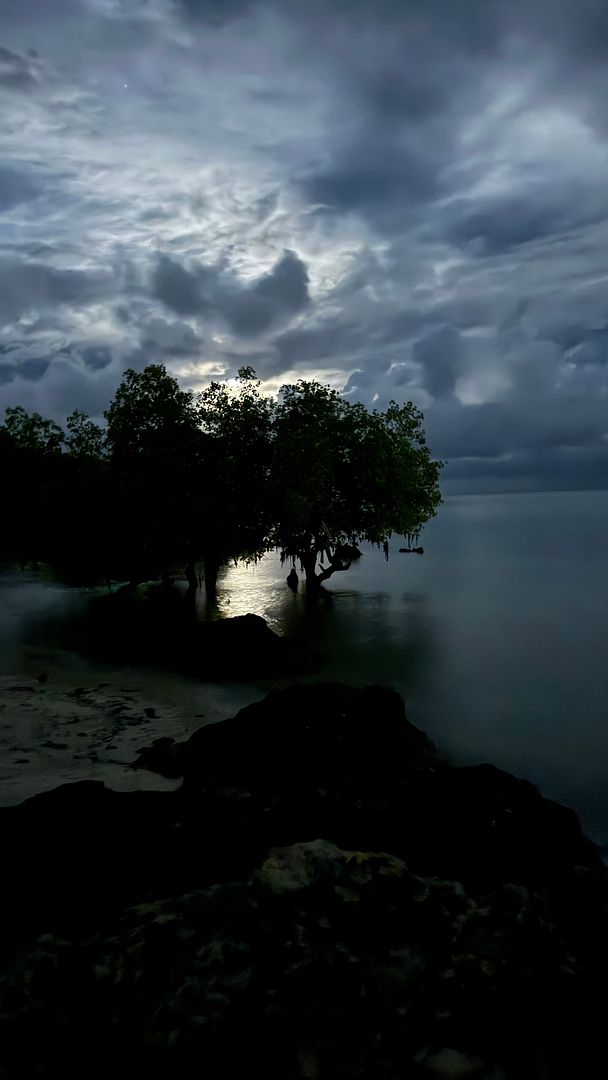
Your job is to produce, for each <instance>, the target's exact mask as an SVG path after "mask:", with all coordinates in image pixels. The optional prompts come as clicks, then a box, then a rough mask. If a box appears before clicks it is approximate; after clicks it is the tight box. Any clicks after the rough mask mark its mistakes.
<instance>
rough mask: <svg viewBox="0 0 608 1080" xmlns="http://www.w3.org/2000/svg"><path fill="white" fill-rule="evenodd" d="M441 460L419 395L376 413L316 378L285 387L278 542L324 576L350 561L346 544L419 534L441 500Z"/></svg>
mask: <svg viewBox="0 0 608 1080" xmlns="http://www.w3.org/2000/svg"><path fill="white" fill-rule="evenodd" d="M440 468H441V463H439V462H434V461H432V460H431V457H430V452H429V450H428V447H427V446H426V443H425V438H424V432H423V429H422V413H421V412H420V411H419V410H418V409H417V408H416V407H415V406H414V405H412V404H411V402H407V403H406V404H404V405H397V404H396V403H395V402H391V404H390V405H389V407H388V409H387V410H386V412H378V411H373V412H369V411H368V410H367V409H366V408H365V407H364V406H363V405H362V404H360V403H359V402H350V401H348V400H347V399H346V398H344V397H343V396H342V395H341V394H339V393H338V392H337V391H336V390H332V389H331V388H330V387H328V386H322V385H320V384H319V383H317V382H306V381H304V380H300V382H298V383H295V384H293V385H290V386H285V387H283V390H282V392H281V397H280V401H279V403H278V405H277V407H276V412H275V423H274V429H273V466H272V493H273V516H274V520H275V533H274V541H275V544H276V546H277V547H279V548H280V550H281V552H282V554H283V555H284V557H289V558H291V559H292V560H295V559H299V560H300V562H301V564H302V567H303V569H304V570H305V572H306V577H307V579H308V580H309V581H314V580H315V579H320V580H325V579H326V578H328V577H329V576H330V575H331V574H332V573H334V572H335V571H336V570H341V569H345V567H346V564H347V563H348V560H347V559H346V560H345V559H344V558H342V557H341V555H340V549H341V548H342V547H343V546H344V545H346V544H351V545H352V544H356V543H358V542H360V541H362V540H367V541H370V542H371V543H374V544H380V543H384V542H385V541H387V540H388V539H389V537H390V536H391V535H392V533H394V532H396V533H401V534H403V535H404V536H406V537H408V538H410V539H411V538H413V537H417V536H418V535H419V533H420V530H421V529H422V527H423V525H424V523H425V522H426V521H428V519H429V518H430V517H432V516H433V515H434V514H435V511H436V507H437V505H438V504H439V502H440V501H441V495H440V491H439V483H438V478H439V470H440ZM319 563H321V564H322V569H321V571H320V573H318V571H317V567H318V565H319Z"/></svg>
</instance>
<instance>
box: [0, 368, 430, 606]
mask: <svg viewBox="0 0 608 1080" xmlns="http://www.w3.org/2000/svg"><path fill="white" fill-rule="evenodd" d="M104 415H105V420H106V426H105V427H101V426H99V425H97V424H96V423H94V422H93V421H92V420H91V419H90V418H89V417H87V416H86V415H85V414H84V413H83V412H80V411H79V410H76V411H75V412H73V413H72V414H71V416H69V417H68V419H67V423H66V429H65V430H63V429H62V428H61V427H60V426H59V425H58V424H56V423H55V422H54V421H52V420H47V419H44V418H43V417H42V416H40V415H39V414H38V413H32V414H30V413H28V412H27V411H26V410H25V409H24V408H22V407H21V406H17V407H14V408H9V409H7V410H6V415H5V422H4V424H3V425H0V461H1V463H2V475H3V478H4V489H5V508H6V513H5V526H4V536H3V541H2V549H3V554H4V556H5V557H9V558H15V559H17V560H19V561H20V563H21V564H22V565H26V564H27V563H34V564H36V563H37V562H39V561H40V562H45V563H49V564H50V565H51V566H52V567H53V569H54V570H56V572H57V573H59V574H60V575H62V576H63V577H64V578H65V579H66V580H68V581H73V582H75V583H76V582H78V583H94V582H99V581H108V582H109V581H111V580H121V581H128V582H130V583H131V584H133V585H136V584H138V583H140V582H143V581H147V580H151V579H161V580H163V581H169V579H170V576H171V574H172V573H173V572H174V571H175V570H176V569H177V568H180V569H183V571H184V572H185V575H186V578H187V581H188V586H189V589H190V590H191V591H194V590H196V588H197V587H198V584H199V573H201V571H202V575H203V576H204V583H205V589H206V592H207V597H208V599H209V600H210V601H211V602H212V601H213V598H214V595H215V589H216V583H217V577H218V573H219V571H220V569H221V567H222V566H223V565H225V564H226V563H227V562H229V561H231V560H238V559H244V560H253V559H257V558H259V557H261V556H262V555H263V554H265V553H266V552H268V551H271V550H278V551H279V552H280V553H281V557H282V558H283V560H286V561H288V562H290V563H291V565H292V566H295V565H299V566H300V568H301V570H302V571H303V572H304V574H305V577H306V582H307V586H308V589H309V590H310V591H311V592H312V591H314V590H315V589H316V588H317V587H318V586H319V585H321V584H322V582H324V581H326V580H327V579H328V578H329V577H330V576H331V575H332V574H334V573H335V572H336V571H340V570H345V569H347V568H348V566H349V565H350V562H349V551H350V550H352V547H353V546H355V545H356V544H358V543H360V542H361V541H369V542H371V543H373V544H378V545H380V544H385V543H386V542H388V540H389V538H390V537H391V535H392V534H393V533H397V534H399V535H402V536H404V537H405V538H406V540H407V542H408V544H411V543H412V542H415V541H416V540H417V538H418V536H419V534H420V531H421V529H422V528H423V526H424V524H425V522H426V521H428V520H429V518H431V517H433V516H434V514H435V512H436V508H437V506H438V504H439V503H440V501H441V496H440V491H439V484H438V479H439V472H440V469H441V465H442V463H441V462H438V461H433V460H432V459H431V455H430V451H429V448H428V447H427V445H426V441H425V437H424V431H423V428H422V420H423V417H422V413H421V412H420V410H419V409H417V408H416V407H415V406H414V405H413V404H412V403H411V402H406V403H405V404H401V405H398V404H396V403H395V402H391V403H390V404H389V406H388V408H387V409H386V410H385V411H383V412H381V411H377V410H374V411H371V412H370V411H368V410H367V409H366V408H365V407H364V406H363V405H362V404H360V403H358V402H351V401H349V400H347V399H346V398H344V397H343V396H342V395H341V394H339V393H338V392H337V391H336V390H333V389H331V388H330V387H328V386H324V385H322V384H320V383H318V382H315V381H305V380H300V381H299V382H297V383H294V384H292V385H288V386H284V387H283V388H282V390H281V392H280V394H279V396H278V398H277V399H273V398H270V397H268V396H266V395H265V394H263V393H262V392H261V389H260V382H259V380H258V379H257V377H256V374H255V372H254V371H253V370H252V368H249V367H246V368H241V370H240V371H239V373H238V377H237V378H236V379H235V380H233V382H232V383H230V384H228V383H225V382H212V383H211V384H210V385H209V386H208V387H207V388H206V389H205V390H203V391H202V392H201V393H199V394H198V395H194V394H193V393H192V392H191V391H189V390H183V389H182V388H181V387H180V385H179V383H178V382H177V380H176V379H175V378H174V377H173V376H172V375H171V374H170V373H169V372H168V371H167V370H166V369H165V367H164V366H162V365H157V364H152V365H149V366H148V367H146V368H144V369H143V370H142V371H134V370H128V371H126V372H125V374H124V377H123V379H122V382H121V383H120V386H119V387H118V389H117V391H116V394H115V396H114V399H113V401H112V402H111V404H110V406H109V408H108V409H107V411H106V412H105V414H104Z"/></svg>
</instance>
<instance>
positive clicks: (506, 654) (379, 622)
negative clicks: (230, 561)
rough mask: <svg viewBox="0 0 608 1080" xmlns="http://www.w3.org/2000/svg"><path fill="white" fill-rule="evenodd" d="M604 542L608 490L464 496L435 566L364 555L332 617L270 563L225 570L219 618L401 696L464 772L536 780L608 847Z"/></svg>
mask: <svg viewBox="0 0 608 1080" xmlns="http://www.w3.org/2000/svg"><path fill="white" fill-rule="evenodd" d="M607 534H608V493H606V492H603V491H597V492H566V493H563V492H551V493H540V494H537V493H535V494H529V495H528V494H526V495H501V496H462V497H458V498H453V499H448V500H446V503H445V505H444V506H443V507H441V509H440V512H439V516H438V517H437V519H435V520H434V521H432V522H431V523H430V524H429V525H428V526H427V528H426V530H425V532H424V535H423V544H424V548H425V554H424V556H423V557H419V556H416V555H399V554H398V553H396V549H397V548H398V546H399V543H398V541H397V542H396V543H395V544H394V549H395V553H394V554H391V560H390V562H389V563H388V564H386V563H385V561H384V559H383V557H382V553H381V552H379V551H377V550H376V549H372V548H369V547H366V546H365V545H363V550H364V555H363V558H362V559H361V560H360V562H358V563H355V564H353V566H352V568H351V569H350V570H349V571H347V572H346V573H344V574H336V575H335V576H334V577H333V578H331V580H330V581H329V582H328V585H327V593H328V597H327V600H326V601H325V602H319V603H317V604H312V605H311V604H307V603H306V599H305V594H304V590H303V589H301V590H300V591H299V592H298V595H297V596H294V595H293V594H292V593H291V592H290V590H289V589H288V588H287V586H286V583H285V578H286V576H287V573H288V570H289V567H288V566H287V565H286V566H283V567H282V566H281V565H280V561H279V560H278V558H277V557H276V556H274V555H270V556H267V557H266V558H265V559H264V560H262V561H261V562H260V563H259V564H258V565H255V566H250V567H244V566H241V567H239V568H238V569H229V570H228V571H227V573H226V575H225V578H224V580H223V581H222V583H221V589H220V606H221V609H222V613H223V614H230V615H235V614H243V613H245V612H247V611H253V612H255V613H256V614H259V615H262V616H263V617H264V618H265V619H267V620H268V622H269V624H270V625H271V626H272V627H273V629H276V630H278V631H279V632H282V633H289V634H294V635H296V636H297V635H300V636H302V637H304V638H305V639H306V640H307V641H308V642H309V643H311V644H312V645H313V646H315V647H316V648H317V649H318V650H319V652H320V653H321V655H322V657H323V668H322V670H321V672H320V673H319V674H318V675H316V676H315V678H326V679H327V678H338V679H348V680H349V681H351V682H356V683H364V682H380V683H386V684H389V685H391V686H394V687H395V688H396V689H397V690H399V691H400V693H402V694H403V696H404V698H405V701H406V707H407V711H408V716H409V718H410V720H412V722H414V723H416V724H418V725H419V726H420V727H423V728H424V729H425V730H426V731H427V732H428V733H429V734H430V735H431V737H432V738H434V739H435V741H436V742H437V743H438V745H439V746H440V748H441V749H442V751H443V752H444V753H446V754H447V755H448V756H450V757H451V758H452V759H453V760H454V761H456V762H478V761H491V762H493V763H494V764H496V765H498V766H500V767H502V768H505V769H508V770H510V771H512V772H514V773H516V774H517V775H520V776H527V777H528V778H529V779H531V780H532V781H533V782H535V783H537V784H539V786H540V787H541V788H542V790H543V791H544V792H545V793H546V794H548V795H550V796H551V797H553V798H556V799H558V800H560V801H562V802H564V803H565V804H567V805H570V806H574V807H575V808H576V809H577V810H578V811H579V813H580V814H581V816H582V818H583V821H584V823H585V825H586V827H587V829H588V831H590V832H591V833H593V834H594V835H595V836H596V837H603V838H608V635H607V634H606V623H607V620H608V573H607V566H606V554H605V538H606V535H607Z"/></svg>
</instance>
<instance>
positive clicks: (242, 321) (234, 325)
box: [152, 251, 310, 337]
mask: <svg viewBox="0 0 608 1080" xmlns="http://www.w3.org/2000/svg"><path fill="white" fill-rule="evenodd" d="M152 289H153V294H154V296H155V297H156V298H157V299H158V300H161V301H162V302H163V303H164V304H166V306H167V307H169V308H172V310H173V311H175V312H177V313H178V314H179V315H209V316H219V317H220V318H221V319H222V320H224V321H225V322H226V323H227V324H228V326H229V327H230V329H231V330H232V332H233V333H234V334H236V335H237V336H241V337H256V336H258V335H259V334H262V333H264V332H265V331H267V330H269V329H270V328H271V327H272V326H275V325H277V324H280V323H284V322H287V321H289V319H291V318H292V316H294V315H296V314H298V312H301V311H303V310H304V309H305V308H306V306H307V305H308V303H309V299H310V298H309V294H308V271H307V269H306V266H305V264H304V263H303V262H302V260H301V259H300V258H299V257H298V256H297V255H296V253H295V252H293V251H285V252H284V253H283V255H282V256H281V258H280V259H278V260H277V262H276V263H275V265H274V266H273V268H272V270H271V271H270V272H269V273H267V274H263V275H261V276H260V277H258V278H256V279H255V280H254V281H253V282H251V283H250V284H243V283H242V282H241V281H240V280H239V279H238V278H237V277H235V276H234V275H233V274H230V273H228V272H226V271H224V270H222V269H221V268H219V267H208V266H201V265H200V264H194V265H193V267H192V268H191V269H186V268H185V267H184V266H182V265H181V264H180V263H178V262H176V261H175V260H174V259H171V258H169V256H166V255H163V256H161V257H160V258H159V260H158V262H157V265H156V267H155V270H154V275H153V282H152Z"/></svg>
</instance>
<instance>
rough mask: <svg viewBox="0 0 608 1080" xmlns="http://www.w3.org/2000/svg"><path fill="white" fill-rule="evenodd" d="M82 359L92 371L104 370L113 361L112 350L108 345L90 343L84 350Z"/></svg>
mask: <svg viewBox="0 0 608 1080" xmlns="http://www.w3.org/2000/svg"><path fill="white" fill-rule="evenodd" d="M82 359H83V361H84V363H85V364H86V366H87V367H88V368H89V369H90V370H91V371H103V369H104V368H107V367H108V366H109V365H110V364H111V363H112V350H111V349H109V348H108V346H107V345H90V346H88V347H87V348H86V349H83V350H82Z"/></svg>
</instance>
